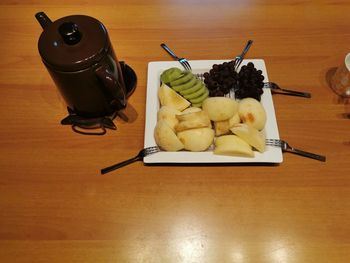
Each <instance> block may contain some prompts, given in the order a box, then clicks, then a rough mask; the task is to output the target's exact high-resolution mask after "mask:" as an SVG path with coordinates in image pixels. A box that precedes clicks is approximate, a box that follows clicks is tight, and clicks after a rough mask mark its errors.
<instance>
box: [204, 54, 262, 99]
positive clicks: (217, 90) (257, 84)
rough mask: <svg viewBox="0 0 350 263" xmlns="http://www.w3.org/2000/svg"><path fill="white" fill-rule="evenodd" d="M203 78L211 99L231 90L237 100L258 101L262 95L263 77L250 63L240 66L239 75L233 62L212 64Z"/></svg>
mask: <svg viewBox="0 0 350 263" xmlns="http://www.w3.org/2000/svg"><path fill="white" fill-rule="evenodd" d="M203 76H204V83H205V84H206V86H207V88H208V89H209V96H211V97H217V96H225V95H226V94H228V93H229V92H230V91H231V90H233V91H234V92H235V97H236V98H237V99H243V98H246V97H251V98H255V99H257V100H259V101H260V97H261V94H262V93H263V89H262V88H263V87H264V82H263V81H264V76H263V75H262V71H261V70H257V69H256V68H255V67H254V64H253V63H252V62H249V63H248V64H247V65H246V66H242V67H241V69H240V71H239V73H237V72H236V70H235V62H234V60H233V61H230V62H224V63H223V64H214V65H213V67H212V69H211V70H210V71H209V72H206V73H204V75H203Z"/></svg>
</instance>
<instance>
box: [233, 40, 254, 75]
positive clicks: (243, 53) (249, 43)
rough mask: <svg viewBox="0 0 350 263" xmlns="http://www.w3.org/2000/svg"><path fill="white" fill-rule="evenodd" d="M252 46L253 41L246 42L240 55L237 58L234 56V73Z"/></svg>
mask: <svg viewBox="0 0 350 263" xmlns="http://www.w3.org/2000/svg"><path fill="white" fill-rule="evenodd" d="M252 44H253V40H248V42H247V44H246V45H245V47H244V48H243V51H242V53H241V54H240V55H239V56H236V58H235V60H234V65H235V69H236V71H237V69H238V67H239V66H240V65H241V63H242V61H243V58H244V56H245V54H246V53H247V52H248V50H249V48H250V46H251V45H252Z"/></svg>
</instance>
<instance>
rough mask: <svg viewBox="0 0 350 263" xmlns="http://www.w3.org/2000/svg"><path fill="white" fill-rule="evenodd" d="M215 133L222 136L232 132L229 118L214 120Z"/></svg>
mask: <svg viewBox="0 0 350 263" xmlns="http://www.w3.org/2000/svg"><path fill="white" fill-rule="evenodd" d="M214 130H215V135H216V136H220V135H224V134H228V133H229V132H230V123H229V121H228V120H224V121H214Z"/></svg>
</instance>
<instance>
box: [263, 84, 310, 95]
mask: <svg viewBox="0 0 350 263" xmlns="http://www.w3.org/2000/svg"><path fill="white" fill-rule="evenodd" d="M264 88H268V89H271V90H272V92H273V93H278V94H284V95H289V96H298V97H304V98H311V94H310V93H308V92H302V91H295V90H289V89H282V88H280V87H279V86H278V85H277V84H276V83H274V82H265V83H264Z"/></svg>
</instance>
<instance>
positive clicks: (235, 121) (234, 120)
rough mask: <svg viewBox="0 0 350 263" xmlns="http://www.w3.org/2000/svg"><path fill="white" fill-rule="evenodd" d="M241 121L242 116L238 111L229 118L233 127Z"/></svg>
mask: <svg viewBox="0 0 350 263" xmlns="http://www.w3.org/2000/svg"><path fill="white" fill-rule="evenodd" d="M240 122H241V118H240V117H239V114H238V112H237V113H236V114H235V115H233V116H232V117H231V118H230V119H229V120H228V123H229V126H230V128H231V127H233V125H235V124H238V123H240Z"/></svg>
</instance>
